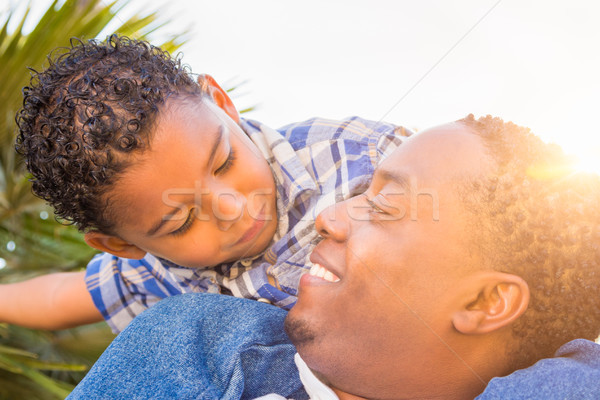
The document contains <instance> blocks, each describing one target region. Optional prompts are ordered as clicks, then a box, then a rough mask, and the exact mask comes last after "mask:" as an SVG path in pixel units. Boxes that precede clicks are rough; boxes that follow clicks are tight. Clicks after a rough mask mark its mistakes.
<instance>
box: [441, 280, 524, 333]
mask: <svg viewBox="0 0 600 400" xmlns="http://www.w3.org/2000/svg"><path fill="white" fill-rule="evenodd" d="M470 283H471V284H473V286H472V288H473V289H474V290H472V291H471V293H472V295H471V297H470V298H467V300H466V301H465V302H464V305H463V306H462V308H461V309H460V310H459V311H457V312H456V313H455V314H454V315H453V318H452V324H453V325H454V328H455V329H456V330H457V331H459V332H461V333H464V334H467V335H473V334H475V335H476V334H483V333H489V332H492V331H495V330H497V329H500V328H502V327H505V326H508V325H510V324H512V323H513V322H514V321H515V320H517V319H518V318H519V317H520V316H521V315H523V313H524V312H525V310H527V306H528V305H529V286H528V285H527V282H525V281H524V280H523V278H521V277H519V276H516V275H512V274H507V273H504V272H498V271H482V272H481V273H479V274H477V276H476V278H475V279H474V280H473V281H472V282H470Z"/></svg>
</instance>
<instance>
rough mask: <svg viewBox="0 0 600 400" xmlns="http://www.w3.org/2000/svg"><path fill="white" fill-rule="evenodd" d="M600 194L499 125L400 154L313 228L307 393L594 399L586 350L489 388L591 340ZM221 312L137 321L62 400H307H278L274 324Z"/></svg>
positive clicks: (286, 377) (415, 144)
mask: <svg viewBox="0 0 600 400" xmlns="http://www.w3.org/2000/svg"><path fill="white" fill-rule="evenodd" d="M599 189H600V183H599V179H598V177H597V176H582V175H579V174H575V173H573V172H572V170H570V169H569V162H568V159H567V158H566V157H564V156H563V155H562V153H561V152H560V150H559V149H557V148H555V147H554V146H549V145H545V144H543V143H542V142H541V141H539V139H538V138H536V137H535V136H533V135H532V134H531V133H529V132H528V131H527V130H525V129H522V128H519V127H516V126H514V125H512V124H510V123H509V124H504V123H503V122H502V121H501V120H499V119H494V118H491V117H486V118H482V119H480V120H477V121H476V120H474V119H473V118H472V116H470V117H468V118H466V119H464V120H461V121H458V122H455V123H450V124H447V125H443V126H441V127H437V128H433V129H430V130H427V131H424V132H422V133H420V134H418V135H416V136H415V137H413V138H411V139H409V140H407V141H406V142H405V144H403V145H402V146H400V147H399V148H398V149H397V150H395V151H394V153H392V154H391V155H390V156H389V157H388V159H386V160H385V161H384V162H383V163H382V164H381V165H380V166H379V167H378V169H377V171H376V173H375V175H374V178H373V181H372V184H371V185H370V187H369V188H368V190H367V191H366V192H365V193H364V194H362V195H359V196H357V197H354V198H352V199H350V200H347V201H345V202H343V203H339V204H337V205H336V206H334V207H332V208H330V209H328V210H326V211H325V212H323V213H321V214H320V215H319V217H318V219H317V223H316V228H317V230H318V231H319V234H320V235H321V236H322V237H323V240H322V241H321V242H320V243H319V244H318V245H317V247H316V248H315V250H314V252H313V254H312V256H311V261H312V262H313V263H314V266H313V268H312V269H311V272H310V274H307V275H304V276H303V277H302V279H301V283H300V291H299V299H298V303H297V304H296V306H295V307H294V308H293V309H292V310H291V311H290V312H289V314H288V315H287V317H286V319H285V329H286V331H287V334H288V335H289V338H290V339H291V341H292V343H293V344H294V345H295V347H296V349H297V351H298V354H299V356H300V357H301V358H298V360H297V364H298V366H299V367H300V374H301V377H302V380H303V383H304V385H305V387H306V390H307V392H308V393H309V394H310V395H311V397H312V398H323V399H327V398H336V396H337V397H338V398H340V399H355V398H377V399H395V398H410V399H413V398H420V399H422V398H444V399H468V398H474V397H476V396H477V395H478V394H480V396H479V398H480V399H490V398H503V397H504V398H516V397H517V396H525V397H523V398H528V397H531V396H532V394H538V395H540V396H545V397H540V398H548V396H546V395H545V394H544V390H543V389H542V388H539V387H538V386H539V383H540V381H541V380H542V379H543V380H544V381H550V382H554V383H559V385H558V386H552V387H551V390H550V391H546V393H550V395H551V396H554V397H550V398H590V399H591V398H597V396H598V395H600V392H599V390H600V389H598V385H597V382H598V379H599V378H600V372H599V371H600V361H598V360H599V359H600V351H599V350H598V346H597V345H595V344H593V343H591V342H587V341H574V342H571V343H569V344H568V345H567V346H566V347H563V348H562V349H561V350H559V351H560V353H559V355H562V356H563V357H562V358H556V359H555V360H550V361H554V362H550V363H548V360H544V361H543V362H542V363H541V364H538V365H536V366H535V367H533V368H532V369H529V370H524V371H519V372H518V373H516V374H513V375H510V376H508V377H506V378H502V379H501V380H493V381H492V382H491V384H490V386H489V387H488V388H487V389H486V385H487V384H488V382H490V380H491V379H492V378H494V377H502V376H507V375H509V374H511V373H512V372H513V371H515V370H517V369H519V368H523V367H527V366H530V365H532V364H533V363H535V362H536V361H538V360H540V359H543V358H548V357H552V356H553V354H554V353H555V352H556V351H557V350H558V349H559V348H560V347H561V345H563V344H564V343H566V342H569V341H572V340H574V339H577V338H585V339H589V340H593V339H595V338H596V337H597V336H598V334H599V333H600V307H599V306H598V305H597V304H595V303H593V302H591V301H589V299H590V298H593V297H592V296H593V295H594V294H595V293H597V291H598V287H599V286H600V265H599V262H600V250H599V248H598V245H597V241H598V239H600V212H599V211H600V210H598V208H599V207H600V190H599ZM214 299H215V298H214V297H213V298H210V299H209V301H211V302H212V301H213V300H214ZM217 299H218V300H214V301H217V302H220V303H222V305H221V306H223V307H229V306H230V304H233V306H232V307H235V308H237V311H238V312H237V313H236V314H237V315H238V318H239V319H240V320H239V321H233V320H229V321H228V322H226V323H223V321H221V324H220V325H218V326H215V325H214V324H215V322H216V321H215V320H212V319H210V318H207V315H206V314H205V313H204V311H203V310H199V309H198V308H199V307H201V306H202V302H203V301H204V300H198V299H195V298H194V299H193V300H192V299H190V298H189V297H188V298H184V299H183V300H181V299H172V300H170V303H171V304H167V305H165V306H164V307H159V308H158V311H156V313H155V315H153V318H151V319H150V318H148V317H146V318H142V319H140V320H139V322H138V321H136V322H134V324H133V325H134V326H133V327H132V328H131V329H130V330H127V331H125V332H124V333H125V336H120V337H119V338H118V339H117V341H116V343H115V344H113V345H112V346H111V348H109V350H108V351H107V353H106V354H105V355H104V356H103V358H102V359H101V360H100V362H99V364H97V365H96V366H95V367H94V369H93V370H92V371H91V373H90V375H88V377H87V378H86V380H84V381H83V382H82V384H81V385H80V387H79V388H77V389H76V391H75V392H74V395H73V397H74V398H76V397H77V396H83V397H84V398H85V397H86V396H87V397H88V398H89V397H93V398H96V397H98V394H99V393H102V394H103V395H106V396H107V397H106V398H121V397H122V398H125V397H127V395H129V396H128V398H132V397H133V398H135V396H133V395H132V393H138V394H139V393H142V392H139V390H140V388H146V389H143V390H146V394H148V393H153V394H155V395H156V396H158V398H168V397H169V396H170V395H174V396H175V397H177V398H252V396H257V395H262V394H266V393H270V392H274V393H278V394H280V395H283V396H286V397H288V396H289V397H292V398H302V396H304V394H302V393H301V391H300V389H298V387H297V386H294V387H285V388H282V389H281V390H279V389H278V388H277V384H278V383H279V384H281V385H282V386H284V385H290V384H296V383H297V381H298V378H297V377H295V376H294V372H293V371H292V372H290V371H291V370H292V368H290V366H289V360H290V359H291V353H292V351H293V350H291V349H290V348H289V347H286V346H287V343H286V341H285V340H284V338H282V337H281V335H280V333H281V332H280V330H278V329H277V328H276V327H277V324H278V323H279V322H280V321H281V320H282V319H283V314H281V313H284V312H279V311H277V312H273V311H272V310H271V307H269V306H266V305H256V303H252V305H247V303H246V302H243V300H234V302H235V303H232V302H231V301H228V300H226V298H223V297H218V298H217ZM240 302H243V303H240ZM191 305H193V306H195V307H189V309H186V306H191ZM208 308H210V309H213V308H215V307H208ZM242 308H247V309H248V310H251V311H249V312H245V311H244V312H241V311H240V309H242ZM165 311H168V312H171V313H172V314H171V318H172V319H173V322H169V314H168V313H166V312H165ZM194 312H199V313H200V314H202V315H201V316H195V315H194ZM157 313H158V314H160V313H162V316H163V317H162V318H160V315H159V316H158V318H157V315H156V314H157ZM221 314H232V313H231V312H226V313H221ZM263 315H264V319H263V320H261V318H262V317H263ZM155 318H156V321H158V322H154V323H152V322H151V321H153V320H154V319H155ZM248 321H255V322H251V323H249V322H248ZM261 321H263V322H261ZM264 321H268V323H265V322H264ZM273 321H275V322H274V323H273V324H271V322H273ZM238 323H241V326H236V325H237V324H238ZM263 323H264V325H262V324H263ZM153 324H154V325H153ZM156 324H160V326H158V325H156ZM232 327H235V328H232ZM148 329H150V331H149V330H148ZM236 329H238V332H239V333H237V334H236V333H235V332H236ZM144 330H145V331H146V335H147V336H150V337H147V336H146V337H144V336H143V335H144V333H143V331H144ZM148 332H149V333H148ZM169 338H177V339H176V340H177V342H176V343H170V342H169V341H170V340H171V339H169ZM181 338H184V339H181ZM241 339H243V340H241ZM181 340H183V342H182V341H181ZM144 341H146V342H148V343H150V345H149V346H150V347H144V346H146V344H144V343H143V342H144ZM240 342H244V343H243V344H239V343H240ZM132 346H133V347H132ZM144 349H147V350H144ZM152 349H157V350H158V351H159V353H160V354H161V355H157V354H151V355H149V354H147V353H148V351H151V350H152ZM565 349H567V350H569V351H570V353H568V352H567V350H565ZM140 353H141V354H140ZM178 353H180V354H178ZM213 353H214V354H213ZM274 354H277V356H275V355H274ZM276 360H278V361H276ZM276 362H279V363H282V364H281V365H277V367H276V368H274V371H271V370H266V369H265V370H263V371H262V374H261V369H262V368H268V367H269V366H273V365H276ZM286 363H287V364H286ZM304 363H306V365H307V366H308V367H309V368H310V369H311V370H312V371H313V373H314V375H312V374H311V373H310V372H309V371H307V370H306V368H305V364H304ZM164 368H166V369H164ZM161 369H162V370H163V371H162V372H157V370H161ZM561 371H567V373H566V374H565V375H562V376H561ZM182 375H183V376H184V378H180V377H181V376H182ZM192 375H193V376H192ZM149 376H150V377H149ZM197 376H203V377H204V378H206V379H204V378H203V379H204V380H206V381H211V383H209V384H205V383H204V382H201V381H202V380H201V379H198V378H197ZM261 376H262V378H261ZM315 376H316V377H318V378H319V380H316V378H315ZM541 377H543V378H541ZM574 377H575V378H577V379H578V380H577V381H575V380H574V381H573V382H574V383H573V384H566V385H564V384H563V383H565V382H567V383H568V382H569V380H571V379H574ZM261 379H262V380H261ZM262 381H265V382H267V383H265V385H264V387H260V388H259V387H258V386H261V384H259V383H257V382H262ZM115 382H118V383H117V385H115ZM153 382H154V383H153ZM590 382H595V383H593V384H590ZM515 383H516V384H515ZM148 385H150V386H149V387H151V389H147V387H148ZM109 386H110V387H118V388H119V389H118V391H114V390H112V389H110V390H109V389H108V388H109ZM246 386H247V387H248V388H249V389H248V390H247V388H246ZM208 387H210V388H211V389H210V390H214V391H213V392H208V391H207V389H206V388H208ZM232 387H236V388H237V389H236V391H231V390H230V389H231V388H232ZM328 387H329V388H331V389H329V388H328ZM169 391H170V392H169ZM294 391H295V392H294ZM316 392H319V393H321V394H317V393H316ZM482 392H483V393H482ZM334 393H335V394H334ZM142 396H144V395H142ZM156 396H154V398H156ZM319 396H325V397H319ZM327 396H329V397H327ZM139 398H144V397H139ZM270 398H278V397H274V395H271V397H270Z"/></svg>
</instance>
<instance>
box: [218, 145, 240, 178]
mask: <svg viewBox="0 0 600 400" xmlns="http://www.w3.org/2000/svg"><path fill="white" fill-rule="evenodd" d="M234 161H235V151H234V150H233V147H232V148H231V149H230V150H229V155H228V156H227V159H226V160H225V162H224V163H223V164H221V166H220V167H219V168H217V170H216V171H215V175H223V174H224V173H226V172H227V171H228V170H229V168H231V167H232V166H233V162H234Z"/></svg>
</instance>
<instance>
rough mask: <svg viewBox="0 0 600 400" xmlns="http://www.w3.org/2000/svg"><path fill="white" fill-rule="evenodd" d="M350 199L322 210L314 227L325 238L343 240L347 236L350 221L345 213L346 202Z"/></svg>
mask: <svg viewBox="0 0 600 400" xmlns="http://www.w3.org/2000/svg"><path fill="white" fill-rule="evenodd" d="M349 201H350V200H346V201H343V202H341V203H338V204H334V205H332V206H329V207H328V208H326V209H325V210H323V211H322V212H321V213H320V214H319V215H318V216H317V219H316V221H315V229H316V230H317V232H318V233H319V235H321V236H323V238H325V239H333V240H335V241H338V242H343V241H345V240H346V239H347V237H348V231H349V229H350V221H349V219H348V215H347V212H346V211H347V209H346V206H347V203H348V202H349Z"/></svg>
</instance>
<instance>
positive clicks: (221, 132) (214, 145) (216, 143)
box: [207, 125, 225, 165]
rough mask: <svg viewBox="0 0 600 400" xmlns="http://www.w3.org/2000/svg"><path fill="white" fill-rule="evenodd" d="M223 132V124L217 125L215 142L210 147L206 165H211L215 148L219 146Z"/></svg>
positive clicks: (215, 151)
mask: <svg viewBox="0 0 600 400" xmlns="http://www.w3.org/2000/svg"><path fill="white" fill-rule="evenodd" d="M224 132H225V127H224V126H223V125H219V131H218V132H217V135H216V137H215V142H214V143H213V145H212V147H211V149H210V155H209V156H208V163H207V165H211V164H212V162H213V160H214V159H215V155H216V154H217V149H218V148H219V144H220V143H221V139H223V133H224Z"/></svg>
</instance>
